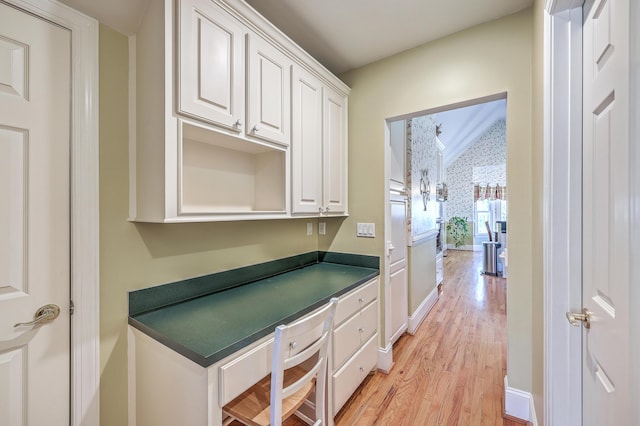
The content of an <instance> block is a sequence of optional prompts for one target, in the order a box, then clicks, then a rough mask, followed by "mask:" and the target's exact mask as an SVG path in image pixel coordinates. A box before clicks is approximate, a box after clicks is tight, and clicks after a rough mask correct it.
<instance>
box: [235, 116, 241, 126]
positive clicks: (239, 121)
mask: <svg viewBox="0 0 640 426" xmlns="http://www.w3.org/2000/svg"><path fill="white" fill-rule="evenodd" d="M234 126H235V127H242V120H240V119H239V118H238V119H237V120H236V124H234Z"/></svg>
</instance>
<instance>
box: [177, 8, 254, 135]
mask: <svg viewBox="0 0 640 426" xmlns="http://www.w3.org/2000/svg"><path fill="white" fill-rule="evenodd" d="M179 22H180V28H179V31H178V33H179V38H180V43H179V46H180V53H179V56H180V76H179V85H178V91H179V102H178V106H177V108H178V112H179V113H182V114H185V115H189V116H193V117H196V118H199V119H201V120H205V121H207V122H210V123H213V124H217V125H220V126H223V127H225V128H228V129H231V130H233V131H235V132H239V131H240V126H239V125H238V124H237V123H242V122H243V114H244V113H243V105H244V87H243V84H242V83H243V80H244V74H243V72H244V69H243V54H242V52H243V43H244V41H243V36H244V31H243V30H242V28H241V27H240V25H239V24H238V23H237V22H236V21H235V20H234V19H233V18H232V17H230V16H228V15H226V14H225V12H224V11H223V10H222V9H220V8H218V7H217V6H215V5H214V4H213V3H210V2H203V1H198V0H185V1H182V2H181V3H180V20H179Z"/></svg>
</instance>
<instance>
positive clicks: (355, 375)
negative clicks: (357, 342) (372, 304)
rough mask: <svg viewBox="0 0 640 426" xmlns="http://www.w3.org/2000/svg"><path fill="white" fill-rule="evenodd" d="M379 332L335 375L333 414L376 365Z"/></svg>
mask: <svg viewBox="0 0 640 426" xmlns="http://www.w3.org/2000/svg"><path fill="white" fill-rule="evenodd" d="M377 341H378V333H376V334H374V335H373V336H371V338H370V339H369V341H367V343H366V344H365V345H364V346H363V347H362V348H361V349H360V350H359V351H358V352H357V353H356V354H355V355H354V356H353V358H351V359H350V360H349V361H347V363H346V364H345V365H344V366H343V367H342V368H341V369H340V370H338V371H337V372H336V373H335V374H334V375H333V379H332V380H333V386H332V388H333V415H334V416H335V415H336V414H337V413H338V411H340V408H342V406H343V405H344V403H345V402H347V400H348V399H349V397H350V396H351V395H353V392H355V390H356V389H357V388H358V386H360V383H362V381H363V380H364V379H365V377H367V374H369V372H370V371H371V370H373V368H374V367H375V366H376V362H377V360H378V351H377Z"/></svg>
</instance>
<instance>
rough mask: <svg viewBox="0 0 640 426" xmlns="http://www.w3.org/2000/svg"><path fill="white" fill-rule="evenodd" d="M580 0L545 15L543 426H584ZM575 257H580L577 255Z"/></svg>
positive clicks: (556, 3)
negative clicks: (579, 315) (578, 316)
mask: <svg viewBox="0 0 640 426" xmlns="http://www.w3.org/2000/svg"><path fill="white" fill-rule="evenodd" d="M582 4H583V1H582V0H569V1H567V0H547V3H546V5H545V14H544V15H545V16H544V197H543V230H544V231H543V232H544V239H543V241H544V242H543V256H544V258H543V262H544V275H543V277H544V278H543V279H544V284H543V286H544V423H545V424H548V425H566V426H574V425H575V426H579V425H581V424H582V391H581V390H582V329H581V328H575V327H571V326H570V325H569V323H568V321H567V320H566V318H565V312H566V311H570V310H571V311H581V310H582V259H581V257H582V256H581V253H582V190H581V188H582ZM576 251H577V252H578V253H579V254H580V255H579V256H576Z"/></svg>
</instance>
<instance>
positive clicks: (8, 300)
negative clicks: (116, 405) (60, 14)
mask: <svg viewBox="0 0 640 426" xmlns="http://www.w3.org/2000/svg"><path fill="white" fill-rule="evenodd" d="M70 46H71V40H70V33H69V31H67V30H66V29H63V28H61V27H58V26H56V25H53V24H51V23H49V22H47V21H44V20H41V19H39V18H37V17H34V16H33V15H30V14H27V13H23V12H21V11H19V10H18V9H15V8H12V7H9V6H7V5H5V4H1V3H0V424H1V425H12V426H13V425H34V426H35V425H43V424H56V425H58V424H60V425H61V424H69V391H70V389H69V382H70V376H69V364H70V357H69V344H70V343H69V342H70V340H69V337H70V336H69V312H68V310H69V298H70V296H69V291H70V273H69V267H70V265H69V262H70V260H69V250H70V243H69V219H70V217H69V177H70V176H69V137H70V135H69V122H70V114H69V112H70V91H71V89H70V78H71V73H70V60H71V57H70ZM50 303H53V304H56V305H58V306H59V307H60V308H61V312H60V316H59V317H58V318H57V319H56V320H55V321H53V322H50V323H47V324H44V325H41V326H35V327H14V324H16V323H18V322H27V321H31V320H32V319H33V318H34V313H35V312H36V310H37V309H38V308H39V307H40V306H43V305H45V304H50Z"/></svg>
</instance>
